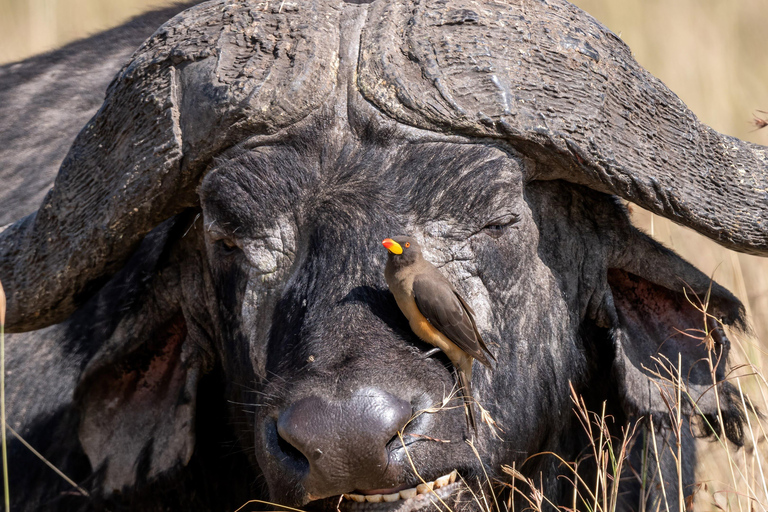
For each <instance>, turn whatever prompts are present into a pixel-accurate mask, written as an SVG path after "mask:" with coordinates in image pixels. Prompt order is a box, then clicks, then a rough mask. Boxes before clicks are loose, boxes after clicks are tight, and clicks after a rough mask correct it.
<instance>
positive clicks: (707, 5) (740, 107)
mask: <svg viewBox="0 0 768 512" xmlns="http://www.w3.org/2000/svg"><path fill="white" fill-rule="evenodd" d="M170 3H172V2H168V1H164V2H163V1H157V0H26V1H21V0H0V63H6V62H11V61H15V60H20V59H23V58H25V57H27V56H30V55H33V54H36V53H40V52H44V51H47V50H50V49H53V48H56V47H58V46H61V45H62V44H64V43H67V42H70V41H72V40H75V39H78V38H80V37H84V36H87V35H89V34H93V33H96V32H98V31H101V30H104V29H107V28H109V27H112V26H115V25H118V24H120V23H122V22H123V21H125V20H127V19H129V18H130V17H132V16H135V15H137V14H139V13H141V12H144V11H146V10H148V9H150V8H153V7H161V6H165V5H169V4H170ZM574 3H576V4H577V5H578V6H579V7H581V8H582V9H584V10H586V11H587V12H589V13H590V14H592V15H593V16H594V17H595V18H597V19H598V20H599V21H600V22H602V23H603V24H604V25H606V26H607V27H608V28H610V29H611V30H613V31H614V32H615V33H616V34H618V35H619V36H620V37H621V38H622V39H623V40H624V41H625V42H626V43H627V44H628V45H629V47H630V48H631V49H632V51H633V53H634V55H635V58H636V59H637V60H638V61H639V62H640V64H642V65H643V66H644V67H645V68H646V69H648V70H649V71H650V72H651V73H653V74H654V75H656V76H657V77H659V78H660V79H661V80H662V81H663V82H664V83H665V84H666V85H667V86H668V87H669V88H670V89H672V90H673V91H674V92H675V93H676V94H677V95H678V96H680V97H681V98H682V100H683V101H684V102H685V103H686V104H687V105H688V106H689V107H690V108H691V109H692V110H693V111H694V112H695V113H696V115H698V117H699V118H700V119H701V120H702V121H704V122H705V123H707V124H709V125H710V126H712V127H713V128H715V129H716V130H718V131H720V132H722V133H725V134H728V135H733V136H736V137H739V138H741V139H744V140H747V141H751V142H754V143H758V144H763V145H768V128H765V129H762V130H757V129H756V126H755V119H756V118H755V116H759V117H762V118H763V119H768V114H765V113H760V112H759V111H760V110H766V111H768V52H766V50H765V48H766V47H768V35H767V34H768V0H576V1H575V2H574ZM763 171H764V170H763ZM766 208H767V209H768V205H766ZM632 210H633V217H634V221H635V223H636V224H637V225H638V226H639V227H641V228H642V229H644V230H645V231H647V232H649V233H651V234H652V235H653V236H654V237H655V238H657V239H658V240H660V241H661V242H663V243H664V244H666V245H667V246H669V247H671V248H672V249H674V250H675V251H677V252H678V253H680V254H681V255H682V256H683V257H684V258H686V259H687V260H689V261H690V262H692V263H693V264H694V265H696V266H697V267H698V268H700V269H701V270H702V271H704V272H705V273H707V274H710V275H712V276H714V278H715V280H717V281H718V282H720V283H721V284H723V285H724V286H726V287H727V288H729V289H730V290H731V291H733V292H734V293H735V294H736V295H737V296H738V297H739V298H740V299H741V300H742V301H743V302H744V304H745V305H746V307H747V309H748V312H749V315H750V319H751V322H752V325H753V326H754V331H755V333H756V337H749V336H738V337H737V338H738V339H736V341H735V345H736V351H737V352H738V354H737V355H736V358H737V361H742V362H743V361H750V362H751V363H753V364H755V365H757V366H758V367H760V368H762V366H761V362H762V361H763V360H766V361H768V358H765V357H764V355H765V353H766V352H767V351H768V314H767V313H768V258H758V257H754V256H748V255H744V254H739V253H735V252H732V251H728V250H726V249H724V248H722V247H720V246H718V245H717V244H715V243H713V242H711V241H709V240H707V239H705V238H704V237H702V236H700V235H698V234H696V233H694V232H692V231H691V230H689V229H686V228H683V227H681V226H678V225H675V224H672V223H670V222H668V221H666V220H664V219H661V218H659V217H656V216H653V215H651V214H649V213H648V212H645V211H642V210H641V209H639V208H637V207H634V206H633V207H632ZM757 340H761V341H757ZM766 373H767V372H766V371H765V370H763V375H765V374H766ZM764 446H765V445H764V444H763V449H764ZM758 449H759V448H758ZM713 457H714V460H718V461H720V462H717V463H714V464H710V466H712V465H714V466H716V465H717V464H722V458H720V457H717V456H713ZM704 458H705V459H706V457H704ZM718 469H722V468H717V467H709V468H708V467H707V464H706V461H705V462H704V464H701V465H700V470H699V472H700V478H701V479H702V480H717V479H719V477H718V475H717V471H718ZM715 498H716V496H715V497H714V498H713V499H714V501H717V499H715ZM705 502H706V503H707V505H709V506H711V501H710V500H704V501H700V500H697V504H698V505H697V508H698V506H703V505H704V503H705ZM709 506H706V507H704V508H709Z"/></svg>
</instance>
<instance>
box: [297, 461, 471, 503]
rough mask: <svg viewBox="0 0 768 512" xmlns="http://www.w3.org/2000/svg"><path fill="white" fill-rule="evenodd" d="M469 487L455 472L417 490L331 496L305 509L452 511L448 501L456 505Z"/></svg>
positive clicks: (424, 483) (363, 492) (418, 487)
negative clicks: (430, 509) (435, 508)
mask: <svg viewBox="0 0 768 512" xmlns="http://www.w3.org/2000/svg"><path fill="white" fill-rule="evenodd" d="M463 490H467V487H466V485H465V484H464V482H463V481H462V480H461V478H460V477H459V476H458V472H457V471H456V470H453V471H451V472H450V473H448V474H446V475H443V476H441V477H439V478H436V479H434V480H432V481H429V482H422V483H420V484H418V485H416V486H415V487H409V488H406V489H397V488H395V489H391V490H388V491H387V490H383V491H381V492H376V491H362V492H353V493H345V494H343V495H341V496H332V497H330V498H325V499H322V500H317V501H313V502H310V503H308V504H307V506H306V509H307V510H312V511H318V512H321V511H322V512H330V511H341V512H360V511H363V510H370V511H376V512H379V511H380V512H385V511H386V512H414V511H417V510H421V509H423V508H425V507H430V508H432V509H434V507H435V506H437V507H438V510H443V509H445V508H446V507H447V508H449V509H451V508H453V507H451V506H450V504H449V503H448V502H452V503H453V502H456V501H457V500H458V499H459V496H460V495H461V494H462V491H463Z"/></svg>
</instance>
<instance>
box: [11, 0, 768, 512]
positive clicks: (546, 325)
mask: <svg viewBox="0 0 768 512" xmlns="http://www.w3.org/2000/svg"><path fill="white" fill-rule="evenodd" d="M275 4H278V5H274V6H271V5H270V4H269V3H266V4H265V3H257V2H235V1H229V0H221V1H213V2H208V3H205V4H202V5H199V6H197V7H194V8H192V9H189V10H187V11H185V12H183V13H182V14H180V15H178V16H177V17H175V18H174V19H173V20H171V21H170V22H168V23H167V24H166V25H164V26H163V27H162V28H161V29H160V30H158V31H157V32H156V33H155V34H154V35H153V36H152V37H151V38H150V39H149V40H147V41H146V42H145V43H144V45H143V46H142V47H141V48H140V49H139V50H138V51H137V52H136V53H135V54H134V56H133V57H132V59H131V61H130V62H129V63H128V64H127V65H126V66H125V67H124V68H123V69H122V71H121V72H120V73H119V74H118V76H117V78H116V79H115V80H114V81H113V82H112V84H111V85H110V87H109V90H108V92H107V98H106V101H105V103H104V105H103V106H102V108H101V110H99V112H98V113H97V114H96V116H95V117H94V118H93V119H92V120H91V121H90V122H89V123H88V124H87V125H86V126H85V128H84V129H83V130H82V132H81V133H80V135H79V136H78V138H77V140H76V142H75V144H74V145H73V147H72V149H71V150H70V152H69V154H68V156H67V157H66V159H65V160H64V162H63V164H62V166H61V170H60V172H59V175H58V177H57V179H56V183H55V186H54V187H53V189H52V190H51V191H50V192H49V193H48V195H47V196H46V198H45V201H44V202H43V204H42V206H41V207H40V209H39V210H38V211H37V212H36V213H35V214H33V215H30V216H29V217H26V218H24V219H22V220H20V221H19V222H17V223H16V224H13V225H11V226H10V227H8V228H7V229H6V230H5V231H3V232H2V234H0V278H2V281H3V283H4V284H5V286H6V289H7V290H8V292H9V312H8V319H9V320H8V321H9V327H10V328H11V329H14V330H17V331H21V330H31V329H39V328H42V327H44V326H47V325H50V324H53V323H57V322H61V321H64V320H65V319H66V318H67V317H69V316H70V315H72V314H73V312H76V311H78V308H80V311H82V308H83V307H84V306H83V304H86V303H88V304H94V303H98V300H99V297H102V296H103V295H104V294H105V293H106V292H105V291H104V290H110V293H112V294H114V293H119V291H120V290H121V289H122V288H121V286H122V285H121V284H120V283H130V284H131V290H132V291H131V293H132V294H133V295H132V297H134V298H133V299H132V300H131V301H129V303H128V304H127V305H125V306H124V307H121V308H115V309H114V310H112V309H110V310H109V314H110V315H112V317H113V321H112V323H111V324H110V326H111V327H110V328H109V329H106V330H104V331H103V332H102V331H100V332H99V336H97V337H96V339H92V342H93V344H94V348H93V354H92V356H91V357H89V359H88V361H87V364H86V365H85V367H84V369H83V371H82V375H80V377H79V384H78V387H77V392H76V395H75V403H76V406H77V410H78V414H79V426H78V432H79V439H80V443H81V445H82V447H83V450H84V452H85V454H86V455H87V456H88V459H89V461H90V465H91V467H92V468H93V469H94V470H98V471H99V472H100V473H99V474H100V479H99V480H98V485H99V486H100V489H101V492H102V493H107V494H108V493H110V492H112V491H120V490H126V489H130V488H136V487H141V485H143V484H145V483H146V482H149V481H152V480H153V479H157V478H161V477H162V478H168V475H172V474H175V473H174V472H176V473H178V472H182V473H183V472H184V471H186V470H185V466H186V465H188V463H189V461H190V460H191V458H192V457H193V455H194V454H195V453H196V451H198V450H201V449H202V448H201V446H202V445H205V444H206V443H210V440H209V439H201V438H200V436H196V431H195V425H196V416H197V415H198V412H197V410H196V408H197V406H198V404H199V398H198V385H199V383H200V380H201V379H202V378H204V376H206V375H211V374H216V375H219V376H220V377H219V378H220V384H221V385H220V387H219V388H217V389H219V391H220V395H218V398H219V399H220V400H221V402H222V403H224V401H227V402H226V403H228V404H229V405H228V407H227V408H225V409H222V410H223V411H224V412H223V413H222V417H221V418H220V422H221V423H222V424H225V425H228V426H229V428H231V429H233V431H235V432H236V436H237V438H238V443H239V448H238V449H241V450H243V451H245V453H247V455H248V457H249V460H250V464H251V467H252V468H253V471H254V474H259V475H261V476H263V481H264V482H265V483H266V485H265V494H264V496H262V498H268V499H270V500H272V501H276V502H279V503H282V504H285V505H290V506H309V507H316V508H323V507H329V508H335V507H336V506H337V504H338V503H339V501H340V497H341V496H342V495H345V494H346V495H354V496H352V497H350V499H359V498H360V497H361V496H364V495H368V496H369V498H368V500H369V501H377V500H379V499H384V498H383V497H381V496H378V495H387V496H388V499H393V500H395V499H396V500H397V501H396V502H394V503H393V504H392V505H389V506H391V507H392V508H399V509H402V510H415V509H417V508H420V507H422V506H427V505H430V503H431V502H430V501H429V500H430V499H431V498H430V496H439V497H440V499H441V500H444V501H445V502H446V503H449V504H450V505H451V506H458V505H460V504H463V505H464V506H466V507H474V506H475V504H474V501H473V500H472V498H471V493H470V492H469V490H471V489H473V488H476V482H477V477H478V476H481V475H484V474H485V472H488V473H490V474H492V475H493V474H496V473H498V471H499V469H500V468H501V466H502V465H503V464H508V465H513V464H514V465H515V466H516V467H518V468H522V469H521V471H523V473H524V474H527V475H531V476H532V475H536V478H537V479H538V478H540V480H541V486H542V487H543V488H544V490H545V494H547V495H548V496H551V497H552V499H553V500H554V501H557V500H558V499H565V493H566V492H570V491H568V490H567V485H566V484H565V483H563V482H564V481H563V480H558V474H559V472H560V471H561V470H560V469H559V468H558V466H557V464H556V462H555V459H547V458H545V457H539V458H533V459H531V460H528V461H527V462H526V460H527V459H529V457H530V456H531V455H533V454H536V453H540V452H553V453H556V454H558V455H560V456H561V457H563V458H564V459H566V460H568V459H573V458H576V457H577V456H578V454H579V452H580V450H581V449H582V448H583V447H584V445H585V443H586V441H585V438H584V435H583V434H582V433H581V432H580V427H579V426H578V423H577V420H576V418H575V417H574V416H573V414H572V411H571V409H572V403H571V399H570V396H571V391H570V387H571V386H572V387H573V388H574V390H575V392H576V393H578V394H580V395H582V396H584V397H585V399H586V400H587V402H588V404H589V405H594V406H599V404H601V403H602V402H603V401H605V400H608V401H609V406H608V407H609V412H610V413H611V414H612V415H613V416H614V417H615V418H616V424H617V425H623V424H625V423H626V422H629V421H634V420H637V419H639V418H641V417H646V418H647V417H648V416H649V415H653V418H654V421H656V422H657V425H658V436H659V439H660V442H665V441H666V439H667V437H666V436H667V430H666V428H667V424H666V423H665V421H664V419H663V418H664V417H665V415H666V406H665V404H664V402H663V400H662V398H661V397H660V396H659V394H658V392H657V388H656V386H655V384H654V382H656V383H659V384H663V383H661V382H660V381H661V380H662V379H660V378H659V376H658V375H656V372H657V371H658V368H659V367H660V365H662V364H663V361H664V360H669V361H671V362H677V361H678V358H679V360H680V362H681V365H682V367H683V368H682V372H683V374H684V375H685V376H686V385H687V386H688V390H689V392H690V394H691V396H692V397H693V399H694V400H695V403H696V408H697V410H698V411H699V412H700V413H701V414H703V415H704V416H706V417H709V418H712V419H713V421H715V420H714V418H718V417H722V418H723V421H724V422H725V423H726V425H725V426H724V427H725V428H726V430H727V432H728V433H729V435H730V437H731V438H732V440H734V441H737V442H738V441H739V437H740V425H741V424H740V421H741V416H740V415H739V413H738V412H737V411H736V409H735V408H733V407H732V406H731V401H730V387H729V386H728V385H726V384H723V383H718V388H719V389H720V397H719V400H717V399H716V398H715V396H714V395H715V393H714V392H713V390H712V387H713V382H712V375H713V373H714V375H715V377H716V380H720V379H722V378H723V375H724V371H725V361H726V359H727V352H728V340H727V339H726V338H725V336H724V334H723V333H722V331H721V330H720V327H719V322H722V323H723V324H727V325H734V324H735V325H737V326H739V325H741V323H742V322H743V309H742V307H741V305H740V303H739V302H738V301H737V300H736V299H735V298H734V297H733V296H732V295H731V294H730V293H729V292H728V291H727V290H725V289H723V288H722V287H720V286H718V285H716V284H711V282H710V280H709V278H708V277H707V276H705V275H703V274H702V273H701V272H699V271H698V270H696V269H695V268H693V267H692V266H691V265H689V264H688V263H686V262H685V261H683V260H682V259H681V258H679V257H678V256H676V255H675V254H674V253H673V252H671V251H669V250H668V249H666V248H664V247H662V246H660V245H659V244H657V243H655V242H653V241H652V240H651V239H650V238H649V237H647V236H646V235H644V234H643V233H640V232H639V231H637V230H636V229H634V228H633V227H632V226H631V224H630V222H629V220H628V216H627V213H626V211H625V208H624V206H623V205H622V204H621V201H620V199H619V198H617V197H616V196H619V197H621V198H624V199H626V200H629V201H632V202H635V203H637V204H640V205H641V206H643V207H645V208H648V209H649V210H651V211H653V212H655V213H657V214H659V215H663V216H665V217H667V218H670V219H672V220H674V221H675V222H678V223H681V224H684V225H687V226H690V227H692V228H694V229H696V230H697V231H699V232H701V233H703V234H704V235H707V236H709V237H710V238H712V239H714V240H716V241H718V242H720V243H721V244H723V245H725V246H727V247H731V248H734V249H737V250H741V251H745V252H750V253H753V254H766V252H768V223H767V221H766V217H765V210H764V208H765V202H766V190H767V189H768V183H767V181H768V179H767V178H766V172H765V171H766V168H768V155H767V154H766V151H765V149H764V148H761V147H758V146H754V145H750V144H748V143H745V142H742V141H739V140H737V139H732V138H728V137H725V136H723V135H720V134H718V133H716V132H714V131H713V130H711V129H710V128H708V127H706V126H704V125H702V124H701V123H699V121H698V120H697V119H696V118H695V117H694V115H693V114H692V113H691V112H690V111H688V110H687V108H686V107H685V106H684V105H683V104H682V103H681V102H680V100H679V99H678V98H677V97H675V96H674V95H673V94H672V93H671V92H670V91H669V90H668V89H666V88H665V87H664V86H663V85H662V84H661V83H660V82H658V81H657V80H656V79H654V78H653V77H652V76H650V75H649V74H647V73H646V72H645V71H644V70H643V69H642V68H640V67H639V66H638V65H637V64H636V63H635V62H634V60H633V59H632V57H631V55H630V52H629V50H628V49H627V48H626V47H625V46H624V45H623V43H622V42H621V41H620V40H619V39H618V38H617V37H616V36H615V35H613V34H612V33H610V32H609V31H608V30H606V29H605V28H603V27H602V26H600V25H599V24H597V23H596V22H595V21H594V20H592V19H591V18H590V17H589V16H587V15H586V14H584V13H583V12H581V11H579V10H578V9H576V8H575V7H573V6H571V5H569V4H567V3H565V2H562V1H559V0H552V1H547V2H541V1H534V0H520V1H517V2H512V3H510V4H509V5H508V4H502V3H493V2H486V3H475V2H468V1H459V0H456V1H448V2H445V1H440V2H438V1H416V0H414V1H404V2H387V1H384V0H381V1H375V2H371V3H367V2H343V1H340V0H322V1H321V0H318V1H313V2H302V3H300V4H291V3H285V5H279V2H276V3H275ZM397 233H408V234H410V235H412V236H414V237H415V238H416V239H417V240H418V241H419V243H420V244H421V246H422V247H423V250H424V253H425V255H426V257H427V258H428V259H430V261H432V262H433V263H434V264H436V265H437V266H438V267H439V268H441V270H442V271H443V272H444V274H445V275H446V276H449V277H450V279H451V280H452V282H453V283H454V284H455V285H456V287H457V288H458V290H459V291H460V292H461V293H462V295H463V296H464V297H465V298H467V300H468V302H469V303H470V304H471V305H472V307H473V308H474V309H475V311H476V313H477V325H478V329H479V330H480V331H481V333H482V335H483V337H484V338H485V340H486V342H488V343H489V345H490V346H491V349H492V351H493V353H494V354H495V356H496V359H497V361H496V363H495V368H494V370H493V371H491V370H488V369H486V368H483V367H480V366H477V365H476V366H475V373H474V379H473V389H474V397H475V399H476V400H477V401H478V402H479V404H480V405H481V406H482V407H483V408H484V409H485V411H486V413H487V414H486V415H485V421H484V422H481V424H480V426H479V429H478V432H477V435H476V436H475V435H474V433H473V432H471V431H468V430H467V427H466V422H465V420H464V413H463V410H462V408H461V402H460V400H454V397H453V396H452V390H453V389H454V387H455V379H454V377H453V375H452V372H451V366H450V363H449V361H448V360H447V359H446V358H445V357H444V356H443V355H442V354H437V355H433V356H429V357H427V356H426V355H425V353H426V352H427V351H428V349H429V348H431V347H429V346H428V345H425V344H424V343H423V342H421V341H420V340H419V339H418V338H417V337H415V335H414V334H413V333H412V332H411V331H410V329H409V327H408V324H407V322H406V320H405V318H404V317H403V316H402V314H401V313H400V311H399V310H398V308H397V305H396V304H395V302H394V299H393V298H392V296H391V294H390V293H389V292H388V291H387V289H386V285H385V283H384V279H383V269H384V264H385V259H386V255H385V254H384V252H383V251H382V250H381V248H380V246H379V241H380V240H381V239H383V238H385V237H387V236H390V235H392V234H397ZM116 273H117V274H116ZM113 276H114V277H113ZM110 279H111V280H110ZM696 295H698V296H700V297H702V298H703V297H705V296H708V297H709V301H708V307H709V309H708V313H709V316H705V315H704V314H703V313H702V312H701V311H699V309H697V308H696V307H694V305H692V304H691V302H690V299H692V298H693V297H695V296H696ZM94 301H95V302H94ZM694 303H695V300H694ZM97 306H98V304H96V306H93V307H97ZM75 314H76V315H77V313H75ZM705 324H706V325H708V328H709V329H711V330H713V331H714V332H715V335H714V340H715V343H714V348H712V347H707V346H706V345H704V344H701V343H699V342H698V341H697V340H693V339H691V338H690V337H687V336H685V335H683V334H680V332H679V331H685V330H686V329H701V328H703V327H704V325H705ZM709 348H712V351H711V352H710V351H708V349H709ZM712 354H714V363H713V369H712V370H710V368H709V367H708V366H707V365H704V364H702V363H701V361H703V360H707V359H708V358H710V357H713V356H712ZM688 410H691V406H690V404H689V405H688ZM493 422H495V424H496V426H495V427H494V426H493V425H492V423H493ZM644 425H647V423H646V424H644ZM691 441H692V438H691V437H690V436H689V437H684V438H683V444H684V445H685V449H686V450H687V451H689V452H690V451H691V450H692V445H691ZM209 451H210V449H209ZM640 456H641V453H640V450H639V449H637V450H634V451H633V453H632V455H631V457H630V458H632V457H635V459H636V460H639V457H640ZM662 459H663V460H661V461H660V464H665V465H666V464H672V463H673V461H672V459H671V458H669V456H663V457H662ZM524 463H525V464H524ZM454 470H456V471H457V472H458V475H459V477H460V478H459V479H458V480H457V481H456V482H455V483H452V484H451V483H450V479H449V480H448V484H447V485H444V486H443V487H441V488H440V490H439V491H438V492H436V493H435V494H429V493H427V494H424V495H421V496H416V497H414V498H411V499H408V500H406V499H405V498H408V497H410V496H412V494H413V491H411V490H410V489H412V488H414V487H416V486H417V484H419V483H420V482H421V479H422V478H423V479H424V480H425V481H433V480H436V479H438V480H439V479H440V477H442V476H444V475H451V474H452V472H453V471H454ZM686 471H687V473H686V475H685V479H686V482H690V481H691V479H692V473H691V471H690V470H686ZM212 478H215V475H214V476H213V477H212ZM443 483H445V481H444V479H443V480H439V483H438V485H440V484H443ZM627 485H628V489H630V490H631V489H632V488H633V487H632V484H627ZM674 485H676V482H671V483H668V484H667V490H668V493H669V496H670V498H669V499H670V506H673V503H672V501H674V499H676V496H677V494H676V492H675V491H670V488H672V489H674ZM221 486H222V488H226V482H222V483H221ZM670 486H671V487H670ZM401 491H402V492H401ZM651 495H652V496H651V497H650V498H648V499H656V498H658V496H657V495H655V494H654V492H652V493H651ZM371 496H374V497H371ZM628 496H629V497H628V498H627V500H628V501H629V502H632V500H637V499H639V498H638V495H637V494H636V493H635V494H632V493H628ZM634 503H636V501H635V502H634ZM341 506H342V507H347V506H350V507H351V506H352V505H350V503H349V500H347V501H342V502H341ZM430 506H431V505H430ZM675 506H676V505H675ZM380 507H383V505H381V506H380Z"/></svg>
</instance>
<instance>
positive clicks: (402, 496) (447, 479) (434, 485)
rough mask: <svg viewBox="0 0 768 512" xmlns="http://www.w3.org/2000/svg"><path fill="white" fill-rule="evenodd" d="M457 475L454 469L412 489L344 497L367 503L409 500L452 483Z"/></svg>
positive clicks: (351, 494) (346, 495)
mask: <svg viewBox="0 0 768 512" xmlns="http://www.w3.org/2000/svg"><path fill="white" fill-rule="evenodd" d="M456 477H457V473H456V470H453V471H451V472H450V473H448V474H447V475H443V476H441V477H440V478H437V479H435V480H434V481H432V482H424V483H421V484H419V485H417V486H416V487H411V488H410V489H403V490H402V491H400V492H395V493H392V494H353V493H350V494H345V495H344V497H345V498H347V499H348V500H352V501H355V502H357V503H365V502H366V501H367V502H368V503H381V502H387V503H391V502H393V501H398V500H409V499H411V498H415V497H416V496H418V495H419V494H427V493H430V492H432V491H433V490H434V489H440V488H441V487H445V486H446V485H450V484H452V483H453V482H455V481H456Z"/></svg>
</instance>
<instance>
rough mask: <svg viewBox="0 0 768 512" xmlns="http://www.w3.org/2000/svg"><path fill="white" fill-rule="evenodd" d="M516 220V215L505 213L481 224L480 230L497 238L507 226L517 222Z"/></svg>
mask: <svg viewBox="0 0 768 512" xmlns="http://www.w3.org/2000/svg"><path fill="white" fill-rule="evenodd" d="M517 221H518V217H517V215H505V216H503V217H499V218H497V219H494V220H492V221H491V222H489V223H488V224H486V225H485V226H483V229H482V231H483V232H484V233H486V234H487V235H488V236H490V237H492V238H498V237H500V236H501V235H503V234H504V232H505V231H506V230H507V228H509V227H510V226H512V225H514V224H515V223H517Z"/></svg>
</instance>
